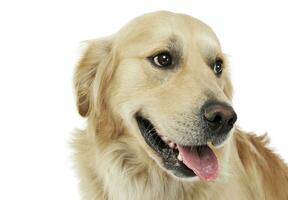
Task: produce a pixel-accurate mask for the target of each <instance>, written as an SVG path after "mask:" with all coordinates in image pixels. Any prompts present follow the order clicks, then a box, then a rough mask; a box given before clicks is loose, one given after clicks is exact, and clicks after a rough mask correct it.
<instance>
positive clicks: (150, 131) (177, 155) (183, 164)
mask: <svg viewBox="0 0 288 200" xmlns="http://www.w3.org/2000/svg"><path fill="white" fill-rule="evenodd" d="M136 121H137V123H138V126H139V129H140V132H141V134H142V136H143V137H144V139H145V141H146V143H147V144H148V145H149V146H150V147H151V148H152V149H153V150H154V151H156V153H157V154H158V155H159V156H160V157H161V158H162V160H163V164H164V167H165V168H166V169H167V170H170V171H172V173H173V174H174V175H175V176H177V177H181V178H189V177H194V176H198V177H199V178H200V179H201V180H203V181H210V180H214V179H215V178H216V177H217V176H218V161H217V158H216V156H215V154H214V152H213V151H212V150H211V149H210V148H209V146H208V145H200V146H182V145H181V144H177V143H174V142H172V141H171V140H169V139H168V138H167V137H166V136H164V135H163V134H161V132H160V131H159V130H158V129H157V128H156V127H154V125H153V124H152V123H151V122H150V121H149V120H148V119H146V118H144V117H142V116H139V115H137V116H136Z"/></svg>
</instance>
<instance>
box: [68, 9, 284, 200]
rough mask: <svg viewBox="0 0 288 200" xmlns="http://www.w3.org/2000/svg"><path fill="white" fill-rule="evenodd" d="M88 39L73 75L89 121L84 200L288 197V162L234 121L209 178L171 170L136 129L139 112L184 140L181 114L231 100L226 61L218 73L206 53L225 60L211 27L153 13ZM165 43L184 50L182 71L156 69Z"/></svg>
mask: <svg viewBox="0 0 288 200" xmlns="http://www.w3.org/2000/svg"><path fill="white" fill-rule="evenodd" d="M87 44H88V45H87V49H86V51H85V53H84V55H83V56H82V59H81V60H80V62H79V65H78V67H77V69H76V73H75V89H76V96H77V105H78V110H79V113H80V114H81V115H82V116H83V117H86V118H87V127H86V128H85V130H82V131H78V133H77V135H76V136H75V139H74V142H73V146H74V148H75V151H76V152H75V160H76V164H77V169H78V172H79V177H80V187H81V194H82V199H83V200H96V199H97V200H102V199H107V200H108V199H109V200H112V199H113V200H138V199H141V200H142V199H143V200H145V199H149V200H150V199H158V200H169V199H171V200H174V199H179V200H180V199H198V200H203V199H213V200H220V199H222V200H225V199H233V200H255V199H261V200H262V199H267V200H270V199H271V200H272V199H275V200H287V199H288V169H287V166H286V165H285V164H284V162H283V161H282V160H281V159H279V158H278V157H277V156H276V155H275V154H274V153H272V152H271V151H270V150H269V149H267V148H266V147H265V145H266V143H267V139H266V137H264V136H262V137H257V136H255V135H253V134H246V133H244V132H243V131H241V130H239V128H234V129H233V130H232V131H231V133H230V135H231V137H229V138H228V139H227V141H226V142H225V144H224V145H223V146H221V147H220V148H213V147H212V148H213V151H214V152H215V154H216V156H217V158H218V160H219V164H220V174H219V177H218V178H217V179H216V180H214V181H211V182H202V181H200V180H199V179H197V178H196V179H195V180H194V179H193V180H185V179H180V178H176V177H175V176H173V175H171V174H170V173H169V172H168V171H167V170H165V169H164V168H163V167H162V163H161V159H160V158H159V156H157V155H156V154H155V152H154V151H153V150H152V149H151V148H150V147H149V146H148V145H147V144H146V143H145V141H144V139H143V137H142V136H141V134H140V132H139V129H138V126H137V123H136V121H135V118H134V114H135V113H136V112H137V111H139V110H141V112H144V113H148V114H149V116H151V119H152V120H153V122H154V123H155V124H156V125H157V127H159V128H160V129H161V130H164V132H165V133H167V134H168V136H169V138H171V139H172V140H173V139H177V138H179V137H180V136H181V137H182V136H183V138H184V135H181V134H182V133H180V132H179V133H178V132H177V131H175V130H178V129H179V128H183V127H179V124H178V125H177V124H176V123H175V119H177V120H180V121H181V122H185V123H186V122H187V123H189V120H190V119H191V118H193V115H192V116H191V115H190V113H189V112H188V110H190V111H192V112H191V113H192V114H193V112H196V111H197V109H199V107H200V106H201V105H202V104H203V102H204V101H206V100H208V99H209V98H216V99H218V100H221V101H224V102H228V103H231V98H232V86H231V82H230V79H229V72H228V66H227V62H226V61H224V63H225V68H224V71H223V73H222V75H221V78H217V77H215V75H214V74H213V70H211V69H210V68H209V67H207V65H206V64H205V61H204V60H205V59H206V58H209V57H213V56H215V55H217V56H220V57H222V58H223V59H224V60H225V57H224V56H223V53H222V52H221V48H220V44H219V42H218V40H217V38H216V36H215V34H214V33H213V31H212V30H211V29H210V28H209V27H208V26H207V25H205V24H204V23H202V22H201V21H199V20H197V19H195V18H192V17H190V16H186V15H181V14H175V13H171V12H156V13H150V14H146V15H144V16H141V17H138V18H136V19H135V20H133V21H132V22H130V23H129V24H128V25H126V26H125V27H124V28H122V29H121V30H120V31H119V32H118V33H116V34H114V35H112V36H110V37H107V38H103V39H98V40H91V41H88V42H87ZM167 45H168V46H170V47H171V46H172V48H175V49H176V51H178V50H179V51H180V52H181V55H182V56H181V67H179V68H178V69H174V70H170V71H169V70H166V71H165V70H164V71H163V70H159V69H156V68H155V67H153V66H151V64H150V63H149V62H148V61H147V59H146V58H147V57H148V56H150V55H153V54H154V53H155V52H157V51H159V50H162V49H163V48H164V49H165V48H166V47H167ZM171 116H173V117H171ZM184 128H185V127H184ZM193 134H194V136H195V134H196V133H193ZM193 134H192V135H193ZM185 137H186V136H185ZM195 137H196V136H195Z"/></svg>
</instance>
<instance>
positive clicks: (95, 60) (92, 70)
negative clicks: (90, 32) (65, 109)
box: [74, 39, 111, 117]
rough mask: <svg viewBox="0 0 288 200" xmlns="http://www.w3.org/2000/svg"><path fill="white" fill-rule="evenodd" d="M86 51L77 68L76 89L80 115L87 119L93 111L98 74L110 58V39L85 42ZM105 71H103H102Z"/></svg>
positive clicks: (75, 76)
mask: <svg viewBox="0 0 288 200" xmlns="http://www.w3.org/2000/svg"><path fill="white" fill-rule="evenodd" d="M85 43H86V44H87V46H86V50H85V51H84V54H83V56H82V58H81V59H80V61H79V63H78V66H77V67H76V71H75V75H74V87H75V93H76V101H77V107H78V111H79V114H80V115H81V116H83V117H87V116H88V114H89V112H90V109H91V88H92V85H93V82H94V80H95V77H96V74H97V73H98V71H99V70H100V69H99V68H100V67H101V65H102V63H103V62H106V60H107V59H108V57H109V54H110V49H111V42H110V40H108V39H101V40H90V41H87V42H85ZM100 71H103V70H100Z"/></svg>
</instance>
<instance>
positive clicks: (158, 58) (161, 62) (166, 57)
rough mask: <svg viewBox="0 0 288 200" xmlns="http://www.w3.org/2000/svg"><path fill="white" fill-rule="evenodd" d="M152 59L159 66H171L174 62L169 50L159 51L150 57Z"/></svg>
mask: <svg viewBox="0 0 288 200" xmlns="http://www.w3.org/2000/svg"><path fill="white" fill-rule="evenodd" d="M150 60H151V62H152V63H153V64H154V65H156V66H157V67H169V66H171V65H172V63H173V60H172V56H171V54H170V53H169V52H162V53H159V54H157V55H155V56H152V57H150Z"/></svg>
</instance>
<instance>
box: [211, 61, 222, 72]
mask: <svg viewBox="0 0 288 200" xmlns="http://www.w3.org/2000/svg"><path fill="white" fill-rule="evenodd" d="M222 70H223V60H221V59H217V60H216V61H215V63H214V66H213V71H214V73H215V74H216V75H220V74H221V73H222Z"/></svg>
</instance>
